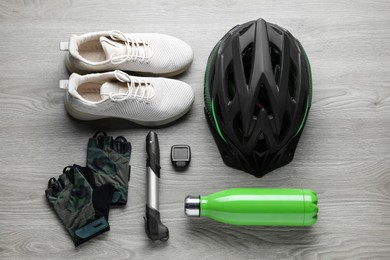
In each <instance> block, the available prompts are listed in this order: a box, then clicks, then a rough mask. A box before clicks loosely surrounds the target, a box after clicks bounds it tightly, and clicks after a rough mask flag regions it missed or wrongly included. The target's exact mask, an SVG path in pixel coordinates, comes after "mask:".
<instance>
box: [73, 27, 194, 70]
mask: <svg viewBox="0 0 390 260" xmlns="http://www.w3.org/2000/svg"><path fill="white" fill-rule="evenodd" d="M192 59H193V52H192V49H191V47H190V46H189V45H188V44H186V43H185V42H183V41H182V40H179V39H177V38H175V37H172V36H169V35H165V34H157V33H139V34H138V33H134V34H123V33H121V32H119V31H111V32H109V31H107V32H94V33H87V34H83V35H80V36H77V35H72V36H71V37H70V41H69V52H68V53H67V55H65V64H66V66H67V68H68V70H69V71H70V72H77V73H81V74H85V73H88V72H102V71H110V70H116V69H118V70H124V71H132V72H137V73H141V74H147V75H159V76H166V77H168V76H174V75H177V74H179V73H181V72H184V71H185V70H187V69H188V67H189V66H190V65H191V63H192Z"/></svg>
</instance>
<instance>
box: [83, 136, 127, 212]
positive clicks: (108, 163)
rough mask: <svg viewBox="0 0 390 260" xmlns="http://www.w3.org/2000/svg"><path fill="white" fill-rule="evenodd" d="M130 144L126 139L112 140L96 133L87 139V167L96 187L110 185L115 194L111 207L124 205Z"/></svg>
mask: <svg viewBox="0 0 390 260" xmlns="http://www.w3.org/2000/svg"><path fill="white" fill-rule="evenodd" d="M130 154H131V143H130V142H127V140H126V138H124V137H122V136H118V137H117V138H115V139H114V138H113V137H112V136H107V134H106V133H105V132H101V131H100V132H97V133H96V134H95V135H94V136H93V137H91V138H89V141H88V150H87V167H88V168H89V169H91V170H92V172H93V173H94V176H95V181H96V184H97V186H100V185H104V184H105V183H110V184H112V185H113V186H114V188H115V192H114V196H113V197H112V202H111V204H112V205H125V204H126V203H127V191H128V185H129V179H130V166H129V161H130Z"/></svg>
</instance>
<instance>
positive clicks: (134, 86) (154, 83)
mask: <svg viewBox="0 0 390 260" xmlns="http://www.w3.org/2000/svg"><path fill="white" fill-rule="evenodd" d="M65 102H66V103H67V104H66V106H70V107H71V109H72V111H73V112H74V113H81V114H83V115H84V116H90V117H91V118H93V119H97V118H105V117H114V118H123V119H128V120H130V121H133V122H136V123H139V124H143V125H161V124H165V123H169V122H171V121H173V120H175V119H177V118H179V117H180V116H182V115H184V114H185V113H186V112H187V111H188V110H189V109H190V108H191V105H192V103H193V102H194V92H193V90H192V88H191V86H189V85H188V84H186V83H184V82H181V81H178V80H174V79H167V78H154V77H133V76H129V75H128V74H126V73H124V72H122V71H114V72H106V73H100V74H88V75H84V76H80V75H78V74H75V73H73V74H72V75H71V76H70V79H69V83H68V93H67V97H66V100H65ZM75 111H76V112H75ZM69 112H70V111H69ZM70 114H72V113H70ZM73 116H75V115H73ZM76 117H77V116H76Z"/></svg>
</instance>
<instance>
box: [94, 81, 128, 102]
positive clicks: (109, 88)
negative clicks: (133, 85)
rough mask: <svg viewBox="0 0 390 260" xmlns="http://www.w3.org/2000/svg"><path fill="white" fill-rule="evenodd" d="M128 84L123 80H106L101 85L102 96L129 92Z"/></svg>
mask: <svg viewBox="0 0 390 260" xmlns="http://www.w3.org/2000/svg"><path fill="white" fill-rule="evenodd" d="M127 90H128V88H127V85H126V83H123V82H106V83H104V84H103V85H102V86H101V87H100V96H101V97H102V98H105V97H108V96H110V93H124V94H126V93H127Z"/></svg>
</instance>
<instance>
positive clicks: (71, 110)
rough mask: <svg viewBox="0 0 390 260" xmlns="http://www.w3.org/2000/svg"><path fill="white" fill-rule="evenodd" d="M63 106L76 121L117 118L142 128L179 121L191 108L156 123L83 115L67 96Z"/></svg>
mask: <svg viewBox="0 0 390 260" xmlns="http://www.w3.org/2000/svg"><path fill="white" fill-rule="evenodd" d="M64 105H65V110H66V111H67V112H68V114H69V115H71V116H72V117H74V118H76V119H78V120H83V121H93V120H99V119H105V118H119V119H125V120H128V121H131V122H133V123H135V124H137V125H142V126H161V125H165V124H169V123H171V122H173V121H175V120H177V119H179V118H180V117H182V116H184V115H185V114H186V113H187V112H188V111H190V109H191V107H192V104H191V106H189V107H188V108H187V109H186V110H185V111H183V112H182V113H180V114H178V115H176V116H174V117H171V118H168V119H165V120H162V121H158V122H156V121H142V120H135V119H129V118H125V117H115V116H99V115H92V114H88V113H85V112H80V111H78V110H76V109H74V108H73V107H72V106H71V105H70V104H69V103H68V96H66V97H65V101H64Z"/></svg>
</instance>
